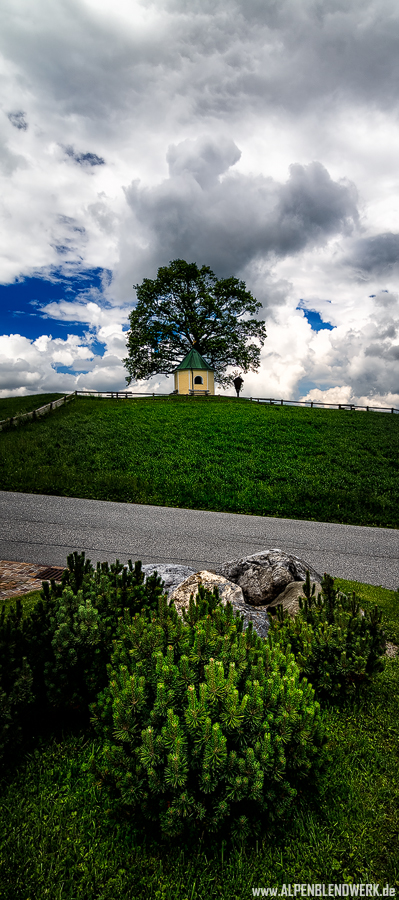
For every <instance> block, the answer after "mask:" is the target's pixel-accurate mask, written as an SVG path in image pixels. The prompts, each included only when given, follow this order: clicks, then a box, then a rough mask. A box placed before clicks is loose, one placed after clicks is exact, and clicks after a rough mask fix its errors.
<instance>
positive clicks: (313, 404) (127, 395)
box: [75, 391, 399, 413]
mask: <svg viewBox="0 0 399 900" xmlns="http://www.w3.org/2000/svg"><path fill="white" fill-rule="evenodd" d="M75 394H76V396H79V397H98V398H99V399H101V398H103V399H108V400H130V399H133V398H134V397H149V398H159V399H169V398H170V397H178V398H179V399H182V400H192V399H193V400H195V399H196V398H195V397H189V396H188V395H186V394H175V393H174V392H173V393H171V394H157V393H155V392H154V393H152V394H151V393H149V392H148V391H147V392H142V393H140V392H137V391H75ZM204 399H206V400H225V399H226V400H232V399H234V400H236V399H237V397H235V395H231V394H213V395H208V396H207V397H205V398H204ZM239 399H240V401H242V400H246V401H250V402H251V403H268V404H269V406H306V407H308V408H311V409H313V408H314V409H316V408H317V407H321V408H325V409H344V410H347V411H349V412H356V411H357V410H359V411H361V410H363V411H365V412H387V413H399V409H396V408H395V407H394V406H389V407H388V406H357V405H356V404H354V403H322V402H321V401H319V400H275V399H274V398H273V397H240V398H239Z"/></svg>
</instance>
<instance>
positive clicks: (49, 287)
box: [0, 268, 111, 352]
mask: <svg viewBox="0 0 399 900" xmlns="http://www.w3.org/2000/svg"><path fill="white" fill-rule="evenodd" d="M104 274H105V275H106V277H110V275H111V273H110V272H108V271H107V272H105V273H104V269H100V268H95V269H85V270H84V271H81V272H78V273H76V272H75V273H74V274H73V275H65V274H63V273H62V272H60V271H52V272H51V273H50V274H49V272H48V270H46V273H45V275H44V276H43V277H42V278H41V277H40V275H36V276H35V277H32V278H23V279H20V280H18V281H16V282H14V283H13V284H2V285H0V333H1V334H22V335H23V336H24V337H26V338H29V340H33V341H34V340H36V339H37V338H38V337H40V335H41V334H51V335H52V337H53V338H63V340H65V339H66V337H67V335H68V334H76V335H78V336H79V337H83V336H84V335H85V334H86V333H87V331H88V325H87V324H86V323H85V322H73V321H72V322H70V321H68V322H65V321H60V320H59V319H53V318H50V317H49V316H47V315H45V314H44V313H43V312H42V308H43V306H45V305H46V304H47V303H51V302H53V303H54V302H55V303H56V302H57V301H61V300H67V301H69V302H71V301H76V300H78V301H83V302H87V301H88V300H94V301H95V302H96V303H100V305H101V294H102V291H103V278H104ZM95 344H96V350H97V352H102V344H99V343H97V342H95ZM93 349H94V347H93Z"/></svg>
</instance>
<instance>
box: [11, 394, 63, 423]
mask: <svg viewBox="0 0 399 900" xmlns="http://www.w3.org/2000/svg"><path fill="white" fill-rule="evenodd" d="M63 396H64V395H63V394H32V395H31V396H29V397H5V398H4V397H1V398H0V420H1V419H9V418H10V416H17V415H18V413H25V412H31V411H32V410H33V409H40V407H41V406H45V405H46V403H51V402H52V400H58V399H59V398H60V397H63Z"/></svg>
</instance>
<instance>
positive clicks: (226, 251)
mask: <svg viewBox="0 0 399 900" xmlns="http://www.w3.org/2000/svg"><path fill="white" fill-rule="evenodd" d="M239 156H240V151H239V150H238V148H237V147H236V146H235V144H233V142H232V141H226V140H218V139H216V138H201V139H198V140H196V141H183V142H182V143H181V144H179V145H177V146H173V147H171V148H170V149H169V151H168V161H169V170H170V177H169V178H168V179H167V180H165V181H163V182H162V183H161V184H159V185H157V186H156V187H154V188H145V187H141V186H140V184H139V183H137V182H135V183H133V184H132V185H131V186H130V187H129V188H128V189H127V190H126V197H127V201H128V203H129V205H130V207H131V209H132V211H133V213H134V216H135V219H136V223H137V229H138V231H139V233H140V237H141V238H143V237H145V239H146V240H147V241H148V244H149V247H150V249H149V251H148V253H147V260H146V263H147V265H148V262H149V257H150V258H151V261H152V264H153V265H154V266H155V265H156V264H157V263H158V261H159V264H160V263H161V261H162V262H163V261H168V260H169V259H172V258H175V257H182V258H185V259H195V260H196V261H197V262H198V263H201V262H205V261H206V262H207V264H209V265H210V266H211V267H212V268H214V269H215V270H216V271H217V272H219V273H226V274H231V272H232V271H237V270H239V269H242V268H243V267H244V266H246V265H247V264H248V263H249V262H250V261H251V260H254V259H263V258H265V257H270V256H274V257H284V256H286V255H288V254H295V253H298V252H299V251H301V250H303V249H304V248H305V247H312V246H320V245H323V244H324V243H325V242H326V241H327V240H328V238H329V237H330V236H331V235H333V234H336V233H342V232H350V230H351V229H352V228H353V224H354V222H356V221H357V208H356V190H355V188H354V186H353V185H352V184H350V183H347V182H344V181H343V182H336V181H333V180H332V179H331V177H330V175H329V173H328V172H327V170H326V169H325V168H324V166H322V165H321V163H318V162H313V163H310V164H309V165H307V166H302V165H298V164H295V165H292V166H291V167H290V175H289V178H288V180H287V181H286V183H283V184H282V183H280V182H278V181H275V180H274V179H272V178H267V177H264V176H260V175H259V176H250V175H244V174H241V173H239V172H229V171H228V170H229V168H230V167H231V165H232V164H234V162H235V161H236V160H238V159H239ZM220 175H223V177H222V178H221V179H220V178H219V176H220ZM145 255H146V254H144V256H145Z"/></svg>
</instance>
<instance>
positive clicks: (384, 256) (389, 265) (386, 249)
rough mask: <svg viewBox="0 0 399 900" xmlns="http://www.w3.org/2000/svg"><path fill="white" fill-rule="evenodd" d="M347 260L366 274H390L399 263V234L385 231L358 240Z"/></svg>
mask: <svg viewBox="0 0 399 900" xmlns="http://www.w3.org/2000/svg"><path fill="white" fill-rule="evenodd" d="M346 262H347V263H349V265H351V266H353V268H355V269H359V270H360V273H365V274H366V276H367V275H368V274H374V275H384V274H385V275H389V274H390V273H391V272H392V269H393V268H394V267H396V266H397V264H398V263H399V234H395V233H393V232H385V233H383V234H377V235H374V236H373V237H368V238H362V239H360V240H358V241H356V243H355V244H354V247H353V250H352V253H351V254H350V255H349V256H348V257H347V258H346Z"/></svg>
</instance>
